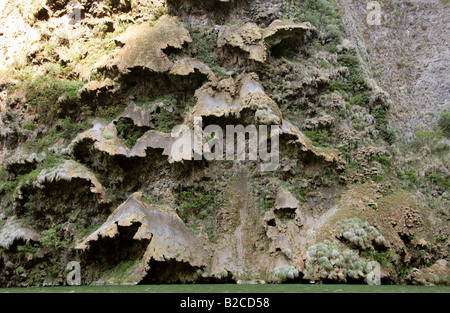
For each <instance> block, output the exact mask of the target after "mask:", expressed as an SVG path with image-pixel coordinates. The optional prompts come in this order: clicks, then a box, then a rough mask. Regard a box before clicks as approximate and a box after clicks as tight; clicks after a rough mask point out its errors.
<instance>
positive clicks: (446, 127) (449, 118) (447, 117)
mask: <svg viewBox="0 0 450 313" xmlns="http://www.w3.org/2000/svg"><path fill="white" fill-rule="evenodd" d="M438 126H439V127H440V128H441V129H442V131H443V132H444V135H445V136H446V137H450V111H447V110H446V111H444V112H442V113H441V116H440V118H439V121H438Z"/></svg>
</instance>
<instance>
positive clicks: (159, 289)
mask: <svg viewBox="0 0 450 313" xmlns="http://www.w3.org/2000/svg"><path fill="white" fill-rule="evenodd" d="M0 293H450V287H443V286H442V287H441V286H436V287H434V286H433V287H430V286H401V285H382V286H369V285H309V284H276V285H274V284H265V285H236V284H193V285H136V286H63V287H28V288H0Z"/></svg>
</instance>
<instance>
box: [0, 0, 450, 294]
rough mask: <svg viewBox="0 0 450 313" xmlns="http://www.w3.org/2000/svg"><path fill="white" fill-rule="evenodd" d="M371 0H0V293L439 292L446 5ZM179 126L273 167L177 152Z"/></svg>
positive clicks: (445, 212) (445, 237)
mask: <svg viewBox="0 0 450 313" xmlns="http://www.w3.org/2000/svg"><path fill="white" fill-rule="evenodd" d="M380 4H381V6H380V8H381V11H380V13H381V15H379V17H380V23H379V24H380V25H372V24H373V23H368V22H367V16H368V14H370V13H371V12H373V7H369V9H368V7H367V1H362V0H361V1H350V0H345V1H333V0H321V1H313V0H303V1H239V0H235V1H214V0H202V1H197V2H191V1H188V0H168V1H167V3H166V1H132V0H123V1H118V0H117V1H114V0H104V1H94V0H80V1H78V2H76V1H70V2H69V1H67V0H30V1H4V2H2V4H1V5H0V19H1V21H2V22H1V25H2V26H1V27H0V35H1V36H0V48H1V51H2V53H1V54H0V60H1V69H0V70H1V76H0V113H1V120H0V127H1V129H0V142H1V147H0V149H1V150H0V161H1V172H0V194H1V200H0V252H1V258H0V285H1V286H32V285H58V284H66V283H67V281H66V275H67V272H66V265H67V264H68V263H69V262H72V261H76V262H79V263H80V268H81V274H82V279H81V281H82V283H83V284H104V283H117V284H120V283H133V284H137V283H141V284H145V283H186V282H203V283H225V282H227V283H229V282H238V281H244V282H248V281H265V282H273V283H280V282H286V281H289V282H308V281H314V282H323V283H327V282H346V283H372V282H376V277H374V275H376V274H374V273H375V272H374V266H375V267H376V265H377V264H379V265H380V267H381V271H380V273H381V283H402V284H439V285H448V284H449V266H448V265H447V264H448V252H449V251H448V250H449V224H448V219H449V207H450V206H449V199H448V196H449V191H448V188H449V176H450V173H449V164H448V163H449V157H448V156H449V149H450V144H449V129H450V120H449V111H448V89H447V88H448V76H449V75H448V70H447V69H448V60H449V58H448V54H449V50H448V47H447V42H446V39H447V38H448V21H447V19H448V16H449V14H448V11H449V5H448V3H446V1H441V0H439V1H438V0H436V1H405V2H403V1H382V2H380ZM376 17H377V16H376ZM199 120H201V123H202V125H203V127H206V126H208V125H211V124H215V125H219V126H220V127H222V128H223V129H225V125H238V124H240V125H244V126H248V125H256V126H257V127H258V126H268V127H270V126H273V125H276V126H278V129H279V132H277V133H276V134H277V136H278V138H279V152H280V153H279V155H277V159H276V160H277V161H278V163H279V166H278V167H277V168H276V169H275V168H273V169H271V170H268V171H261V170H260V169H261V166H262V167H263V168H264V166H267V164H266V165H264V164H265V162H263V161H267V160H262V157H261V155H260V158H259V159H257V160H246V161H239V160H237V153H238V152H236V154H235V155H233V156H234V158H232V159H233V160H230V159H227V160H219V159H213V160H211V159H210V158H209V159H208V158H206V157H204V158H203V159H202V160H196V159H192V160H186V157H185V155H183V154H180V153H178V152H174V151H175V149H174V148H173V147H175V145H176V144H177V142H176V140H175V139H174V137H172V136H171V131H172V129H173V128H174V127H175V126H176V125H181V124H182V125H185V127H186V129H190V130H192V129H195V127H197V126H198V121H199ZM258 129H261V128H258ZM269 129H270V128H269ZM209 135H210V136H204V137H203V139H202V140H203V144H205V145H208V144H210V143H211V142H216V143H217V142H222V140H225V139H226V135H225V133H223V134H222V135H223V138H222V137H219V136H218V135H217V134H215V136H214V137H212V134H211V133H210V134H209ZM268 135H270V132H269V133H268ZM251 140H252V139H251V138H249V137H245V138H244V141H245V142H246V143H247V144H250V146H249V148H248V149H250V147H251V142H250V141H251ZM271 143H272V151H273V148H274V147H275V146H276V143H275V142H273V141H272V142H271ZM215 151H216V150H215ZM211 154H214V153H213V152H212V151H210V155H211ZM205 155H206V154H205ZM374 261H375V262H374ZM374 264H375V265H374Z"/></svg>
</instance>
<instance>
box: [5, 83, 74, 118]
mask: <svg viewBox="0 0 450 313" xmlns="http://www.w3.org/2000/svg"><path fill="white" fill-rule="evenodd" d="M82 85H83V82H80V81H77V80H66V79H58V78H54V77H51V76H38V77H28V78H27V79H26V80H23V81H21V83H20V84H19V85H18V86H16V87H14V88H13V89H12V90H10V91H13V90H17V89H19V90H22V91H23V92H24V93H25V97H26V98H27V100H28V104H29V105H30V107H31V108H32V109H33V110H35V111H36V112H37V116H38V121H39V122H40V123H43V124H45V123H51V122H53V121H54V120H55V118H56V117H57V116H58V115H59V114H60V112H59V111H60V107H59V104H58V99H59V98H60V97H64V99H65V100H64V101H67V102H70V103H72V104H73V105H75V106H77V105H79V104H80V97H79V95H78V89H79V88H80V87H81V86H82Z"/></svg>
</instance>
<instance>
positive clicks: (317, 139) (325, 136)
mask: <svg viewBox="0 0 450 313" xmlns="http://www.w3.org/2000/svg"><path fill="white" fill-rule="evenodd" d="M304 133H305V135H306V136H307V137H308V138H309V139H311V141H312V142H313V144H314V145H315V146H317V147H324V148H331V147H333V146H334V145H333V144H332V143H331V142H330V139H331V136H330V133H329V132H328V131H327V130H326V129H322V130H306V131H304Z"/></svg>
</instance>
